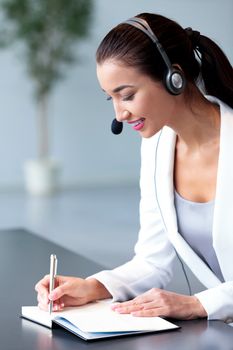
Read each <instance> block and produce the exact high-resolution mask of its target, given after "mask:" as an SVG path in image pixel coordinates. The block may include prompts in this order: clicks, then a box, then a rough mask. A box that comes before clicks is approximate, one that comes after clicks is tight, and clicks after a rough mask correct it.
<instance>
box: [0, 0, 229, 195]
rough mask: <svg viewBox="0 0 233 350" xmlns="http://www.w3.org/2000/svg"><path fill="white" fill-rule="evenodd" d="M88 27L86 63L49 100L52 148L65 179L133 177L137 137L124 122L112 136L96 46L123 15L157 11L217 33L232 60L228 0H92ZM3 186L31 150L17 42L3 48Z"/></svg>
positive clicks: (28, 100) (73, 182)
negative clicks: (98, 77) (119, 132)
mask: <svg viewBox="0 0 233 350" xmlns="http://www.w3.org/2000/svg"><path fill="white" fill-rule="evenodd" d="M95 7H96V10H95V13H94V16H93V25H92V30H91V32H92V35H91V37H90V38H89V39H88V40H86V41H85V42H84V43H83V44H82V45H80V46H79V47H78V49H79V50H80V52H81V54H82V58H83V63H82V64H81V65H79V66H76V67H74V68H72V69H70V70H68V71H67V79H66V80H65V81H64V82H62V83H60V84H59V85H58V86H57V88H56V89H55V90H54V93H53V95H52V98H51V103H50V115H51V119H50V127H51V153H52V155H53V156H54V157H56V158H57V159H59V160H60V162H61V164H62V166H63V173H62V184H63V185H64V186H65V187H70V186H80V185H88V184H93V185H95V184H103V183H119V182H123V183H124V182H135V181H137V179H138V175H139V161H140V159H139V148H140V138H139V136H138V135H137V134H136V133H134V132H133V131H132V130H131V129H129V128H127V126H126V127H125V130H124V133H123V134H122V135H120V136H113V135H112V134H111V132H110V123H111V121H112V119H113V117H114V113H113V109H112V106H111V103H109V102H106V101H105V97H104V95H103V93H102V92H101V90H100V88H99V86H98V82H97V80H96V75H95V50H96V48H97V46H98V43H99V42H100V40H101V39H102V37H103V36H104V35H105V34H106V33H107V31H108V30H110V29H111V27H112V26H114V25H116V24H117V23H119V22H120V21H122V20H125V19H127V18H129V17H131V16H133V15H136V14H138V13H140V12H157V13H161V14H163V15H165V16H168V17H170V18H172V19H175V20H177V21H178V22H179V23H180V24H181V25H183V26H185V27H187V26H192V27H193V29H197V30H200V31H201V32H202V33H203V34H206V35H208V36H210V37H211V38H213V39H214V40H216V42H217V43H218V44H220V46H221V47H222V48H223V49H224V51H225V52H226V54H227V55H228V56H229V57H230V60H231V62H232V61H233V45H232V44H233V42H232V37H233V26H232V14H233V1H232V0H221V1H220V0H195V1H194V0H176V1H172V0H163V1H161V0H160V1H159V0H154V1H153V0H147V1H142V0H141V1H135V0H118V1H109V0H96V1H95ZM0 77H1V79H0V101H1V104H0V105H1V110H0V111H1V112H0V126H1V127H0V164H1V165H0V189H2V188H10V187H13V188H17V187H22V186H23V172H22V166H23V163H24V161H25V160H27V159H28V158H33V157H35V156H36V111H35V106H34V104H33V100H32V84H31V82H30V81H29V80H28V79H27V76H26V74H25V67H24V64H23V58H22V57H19V54H18V52H16V50H15V49H10V50H8V51H5V52H4V51H0Z"/></svg>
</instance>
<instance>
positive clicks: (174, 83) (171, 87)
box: [165, 67, 186, 95]
mask: <svg viewBox="0 0 233 350" xmlns="http://www.w3.org/2000/svg"><path fill="white" fill-rule="evenodd" d="M185 85H186V79H185V76H184V73H183V72H182V70H180V69H178V68H174V67H171V68H170V69H169V70H168V72H167V73H166V75H165V86H166V88H167V90H168V92H170V93H171V94H172V95H179V94H181V93H182V92H183V91H184V88H185Z"/></svg>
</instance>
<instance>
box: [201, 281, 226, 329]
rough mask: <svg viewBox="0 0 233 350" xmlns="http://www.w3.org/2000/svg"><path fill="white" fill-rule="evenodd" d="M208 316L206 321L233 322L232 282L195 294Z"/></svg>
mask: <svg viewBox="0 0 233 350" xmlns="http://www.w3.org/2000/svg"><path fill="white" fill-rule="evenodd" d="M195 296H196V297H197V298H198V299H199V301H200V302H201V304H202V305H203V307H204V309H205V310H206V312H207V314H208V320H223V321H224V322H226V323H232V322H233V281H229V282H224V283H221V284H219V285H218V286H217V287H213V288H209V289H207V290H204V291H203V292H200V293H197V294H195Z"/></svg>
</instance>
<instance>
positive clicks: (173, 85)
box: [122, 17, 186, 95]
mask: <svg viewBox="0 0 233 350" xmlns="http://www.w3.org/2000/svg"><path fill="white" fill-rule="evenodd" d="M123 23H125V24H129V25H131V26H133V27H135V28H137V29H139V30H141V31H142V32H143V33H145V34H146V35H147V36H148V37H149V38H150V39H151V40H152V41H153V43H154V44H155V45H156V47H157V49H158V51H159V53H160V55H161V57H162V59H163V61H164V63H165V65H166V67H167V71H166V74H165V77H164V85H165V87H166V89H167V91H168V92H169V93H170V94H172V95H179V94H181V93H182V92H183V91H184V88H185V85H186V79H185V76H184V73H183V72H182V70H180V69H179V68H176V67H174V66H173V65H172V64H171V61H170V60H169V58H168V55H167V54H166V52H165V50H164V48H163V46H162V45H161V44H160V42H159V40H158V38H157V36H156V35H155V34H154V32H153V31H152V29H151V28H150V26H149V24H148V23H147V22H146V21H145V20H144V19H142V18H138V17H132V18H129V19H128V20H127V21H125V22H123ZM123 23H122V24H123Z"/></svg>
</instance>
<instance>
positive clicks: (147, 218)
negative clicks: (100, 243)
mask: <svg viewBox="0 0 233 350" xmlns="http://www.w3.org/2000/svg"><path fill="white" fill-rule="evenodd" d="M157 139H158V135H155V136H153V137H152V138H150V139H143V141H142V147H141V173H140V190H141V200H140V231H139V236H138V241H137V243H136V245H135V255H134V257H133V259H132V260H131V261H129V262H127V263H125V264H123V265H121V266H119V267H117V268H115V269H113V270H105V271H101V272H99V273H97V274H95V275H92V276H90V277H92V278H96V279H97V280H99V281H100V282H101V283H102V284H103V285H104V286H105V287H106V288H107V289H108V291H109V292H110V293H111V295H112V296H113V299H114V300H118V301H120V300H121V301H123V300H128V299H131V298H133V297H135V296H136V295H138V294H141V293H143V292H145V291H146V290H148V289H150V288H152V287H157V288H164V287H165V286H166V285H167V283H168V282H169V281H170V279H171V277H172V269H173V263H174V258H175V250H174V248H173V246H172V244H171V243H170V241H169V240H168V238H167V235H166V232H165V230H164V226H163V223H162V221H161V218H160V213H159V208H158V205H157V201H156V195H155V183H154V171H155V150H156V145H157ZM122 244H124V242H122Z"/></svg>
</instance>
